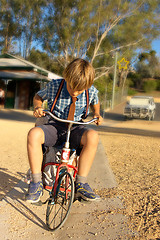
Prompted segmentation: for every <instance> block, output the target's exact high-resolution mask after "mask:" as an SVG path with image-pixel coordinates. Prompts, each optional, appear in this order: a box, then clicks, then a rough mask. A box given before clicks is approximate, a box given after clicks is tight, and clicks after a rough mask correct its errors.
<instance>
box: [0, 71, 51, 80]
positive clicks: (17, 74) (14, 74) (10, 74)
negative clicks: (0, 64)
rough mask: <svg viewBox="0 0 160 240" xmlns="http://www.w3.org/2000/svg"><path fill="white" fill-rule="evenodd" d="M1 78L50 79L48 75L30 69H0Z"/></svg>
mask: <svg viewBox="0 0 160 240" xmlns="http://www.w3.org/2000/svg"><path fill="white" fill-rule="evenodd" d="M0 78H2V79H14V80H22V79H23V80H39V81H40V80H41V81H50V79H49V78H48V77H46V76H43V75H40V74H39V73H36V72H28V71H14V70H10V71H0Z"/></svg>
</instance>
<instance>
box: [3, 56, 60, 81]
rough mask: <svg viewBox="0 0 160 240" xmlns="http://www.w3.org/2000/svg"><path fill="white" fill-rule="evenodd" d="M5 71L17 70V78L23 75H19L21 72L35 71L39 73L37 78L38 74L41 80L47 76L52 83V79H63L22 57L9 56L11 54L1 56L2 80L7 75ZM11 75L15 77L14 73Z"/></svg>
mask: <svg viewBox="0 0 160 240" xmlns="http://www.w3.org/2000/svg"><path fill="white" fill-rule="evenodd" d="M1 70H2V71H1ZM3 70H9V71H10V70H15V71H17V73H16V76H17V75H21V74H18V72H19V70H24V71H26V70H28V71H34V72H37V76H38V74H39V75H40V76H39V79H41V78H42V76H46V78H47V79H46V80H47V81H50V80H51V79H59V78H62V77H61V76H59V75H57V74H55V73H52V72H50V71H48V70H46V69H44V68H41V67H39V66H37V65H35V64H33V63H31V62H29V61H27V60H25V59H23V58H22V57H17V56H13V55H12V54H9V53H5V54H3V55H1V56H0V78H2V76H3V75H5V74H4V73H3ZM11 72H12V71H11ZM11 75H12V76H13V77H14V74H13V72H12V74H11ZM10 78H11V77H10Z"/></svg>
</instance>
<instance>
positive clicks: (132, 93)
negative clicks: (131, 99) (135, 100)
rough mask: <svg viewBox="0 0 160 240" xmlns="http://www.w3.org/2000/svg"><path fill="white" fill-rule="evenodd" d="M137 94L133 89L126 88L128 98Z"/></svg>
mask: <svg viewBox="0 0 160 240" xmlns="http://www.w3.org/2000/svg"><path fill="white" fill-rule="evenodd" d="M136 93H137V91H136V90H135V89H133V88H128V96H133V95H135V94H136Z"/></svg>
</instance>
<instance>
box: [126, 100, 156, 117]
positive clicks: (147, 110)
mask: <svg viewBox="0 0 160 240" xmlns="http://www.w3.org/2000/svg"><path fill="white" fill-rule="evenodd" d="M155 110H156V105H155V103H154V98H153V97H146V96H135V97H132V98H131V99H130V101H129V102H127V104H126V106H125V108H124V116H125V118H126V119H127V118H146V119H147V120H153V119H154V117H155Z"/></svg>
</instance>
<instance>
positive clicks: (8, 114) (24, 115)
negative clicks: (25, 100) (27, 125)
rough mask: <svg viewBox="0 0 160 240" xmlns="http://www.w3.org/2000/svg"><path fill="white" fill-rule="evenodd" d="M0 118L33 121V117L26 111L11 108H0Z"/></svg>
mask: <svg viewBox="0 0 160 240" xmlns="http://www.w3.org/2000/svg"><path fill="white" fill-rule="evenodd" d="M0 119H6V120H12V121H21V122H35V118H34V117H33V116H32V115H30V114H28V112H27V111H15V110H12V109H7V110H6V109H5V110H0Z"/></svg>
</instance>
